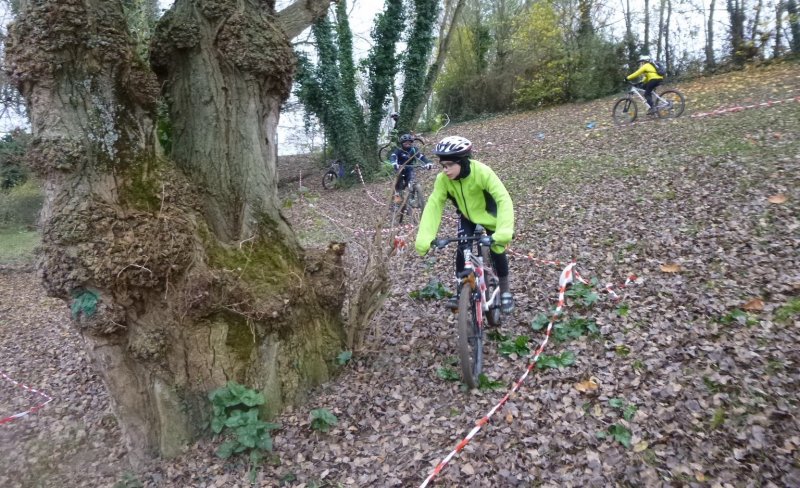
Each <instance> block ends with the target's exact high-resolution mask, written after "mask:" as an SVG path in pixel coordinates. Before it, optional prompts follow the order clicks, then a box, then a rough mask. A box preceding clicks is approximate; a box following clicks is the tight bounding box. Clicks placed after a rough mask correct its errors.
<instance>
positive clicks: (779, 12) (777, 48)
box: [772, 1, 783, 58]
mask: <svg viewBox="0 0 800 488" xmlns="http://www.w3.org/2000/svg"><path fill="white" fill-rule="evenodd" d="M782 16H783V2H782V1H779V2H776V4H775V45H774V46H773V48H772V57H773V58H777V57H779V56H780V55H781V51H782V50H783V46H781V24H782V23H783V19H782V18H781V17H782Z"/></svg>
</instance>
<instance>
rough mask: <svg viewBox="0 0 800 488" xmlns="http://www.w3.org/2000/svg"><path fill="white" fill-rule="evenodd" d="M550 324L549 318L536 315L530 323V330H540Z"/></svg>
mask: <svg viewBox="0 0 800 488" xmlns="http://www.w3.org/2000/svg"><path fill="white" fill-rule="evenodd" d="M549 323H550V318H549V317H548V316H546V315H545V314H541V313H540V314H539V315H537V316H536V317H535V318H534V319H533V321H532V322H531V329H533V330H542V329H544V328H545V327H547V324H549Z"/></svg>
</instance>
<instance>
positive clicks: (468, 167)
mask: <svg viewBox="0 0 800 488" xmlns="http://www.w3.org/2000/svg"><path fill="white" fill-rule="evenodd" d="M433 154H435V155H436V156H438V157H439V162H440V163H441V165H442V172H441V173H439V174H438V175H437V176H436V181H435V182H434V184H433V192H432V193H431V196H430V198H429V199H428V203H427V204H426V205H425V210H424V211H423V212H422V218H421V220H420V224H419V230H418V231H417V239H416V243H415V247H416V250H417V252H418V253H419V255H420V256H424V255H425V253H427V252H428V250H429V249H430V248H431V245H432V243H433V241H434V240H435V238H436V234H437V233H438V232H439V225H440V224H441V222H442V213H443V212H444V206H445V204H446V203H447V200H450V201H451V202H453V204H455V206H456V210H457V212H458V215H459V223H458V236H459V237H462V236H471V235H473V234H474V232H475V227H476V226H477V225H478V224H480V225H482V226H483V227H484V228H485V229H486V231H487V233H488V234H489V235H490V236H492V247H491V257H492V264H493V267H494V269H495V271H496V272H497V278H498V281H499V283H498V285H499V286H500V292H501V295H500V310H501V311H502V312H503V313H509V312H511V311H512V310H513V309H514V296H513V295H512V294H511V286H510V282H509V270H508V256H506V252H505V247H506V245H508V243H509V242H510V241H511V238H512V236H513V235H514V206H513V202H512V201H511V196H510V195H509V194H508V191H507V190H506V187H505V186H504V185H503V183H502V182H501V181H500V178H498V177H497V175H496V174H495V172H494V171H492V169H491V168H489V167H488V166H486V165H485V164H483V163H481V162H479V161H476V160H474V159H471V158H470V156H471V155H472V142H470V141H469V140H468V139H466V138H464V137H460V136H450V137H445V138H444V139H442V140H441V141H440V142H439V143H438V144H437V145H436V148H435V149H434V151H433ZM471 246H472V242H471V241H460V242H459V244H458V251H457V252H456V275H458V273H460V272H461V271H463V270H464V249H467V248H470V247H471ZM456 303H458V302H457V300H456ZM451 306H452V304H451Z"/></svg>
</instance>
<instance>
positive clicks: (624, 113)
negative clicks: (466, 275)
mask: <svg viewBox="0 0 800 488" xmlns="http://www.w3.org/2000/svg"><path fill="white" fill-rule="evenodd" d="M634 99H638V100H639V101H640V102H642V103H643V104H644V106H645V107H647V109H648V110H649V109H650V105H648V103H647V100H645V98H644V88H642V85H641V83H635V84H631V88H630V90H628V94H627V95H626V96H625V97H623V98H620V99H619V100H617V101H616V103H614V108H613V109H612V110H611V117H612V118H613V119H614V123H615V124H617V125H624V124H630V123H632V122H633V121H634V120H636V116H637V115H638V113H639V108H638V107H637V105H636V100H634ZM653 103H655V105H656V106H655V115H656V116H657V117H660V118H662V119H667V118H676V117H680V116H681V114H682V113H683V109H684V108H685V106H686V101H685V99H684V97H683V94H682V93H681V92H679V91H678V90H675V89H670V90H664V91H662V92H661V93H656V91H655V90H653Z"/></svg>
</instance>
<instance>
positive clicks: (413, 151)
mask: <svg viewBox="0 0 800 488" xmlns="http://www.w3.org/2000/svg"><path fill="white" fill-rule="evenodd" d="M417 160H419V161H421V162H422V165H423V166H424V168H425V169H431V167H432V166H433V165H432V164H431V162H430V161H429V160H428V158H426V157H425V155H424V154H422V153H421V152H419V150H418V149H417V148H416V147H414V136H412V135H411V134H403V135H402V136H400V147H398V148H397V149H395V150H394V151H392V154H390V155H389V162H391V163H392V166H394V170H395V171H400V172H401V173H400V176H399V177H398V178H397V182H396V183H395V185H394V190H395V192H397V193H398V194H399V193H400V192H401V191H403V190H404V189H405V188H406V187H407V186H408V184H409V183H410V182H411V180H413V179H414V166H415V165H418V164H419V163H418V162H417Z"/></svg>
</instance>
